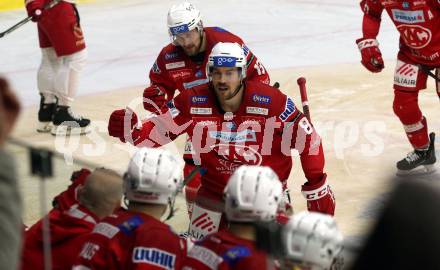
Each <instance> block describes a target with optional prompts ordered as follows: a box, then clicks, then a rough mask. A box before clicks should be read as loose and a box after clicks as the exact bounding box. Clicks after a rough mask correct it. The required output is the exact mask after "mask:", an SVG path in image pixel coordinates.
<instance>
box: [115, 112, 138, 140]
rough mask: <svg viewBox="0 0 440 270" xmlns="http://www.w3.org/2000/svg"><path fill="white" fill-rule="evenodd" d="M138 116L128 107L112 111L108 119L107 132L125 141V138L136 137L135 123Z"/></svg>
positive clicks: (133, 138)
mask: <svg viewBox="0 0 440 270" xmlns="http://www.w3.org/2000/svg"><path fill="white" fill-rule="evenodd" d="M137 123H138V117H137V115H136V113H135V112H133V111H132V110H129V109H120V110H116V111H114V112H112V114H111V115H110V119H109V121H108V134H109V135H110V136H112V137H116V138H119V139H120V140H121V142H126V138H131V139H132V140H135V139H137V136H138V135H137V132H135V131H136V125H137Z"/></svg>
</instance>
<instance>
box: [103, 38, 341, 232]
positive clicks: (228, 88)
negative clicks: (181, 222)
mask: <svg viewBox="0 0 440 270" xmlns="http://www.w3.org/2000/svg"><path fill="white" fill-rule="evenodd" d="M246 69H247V66H246V56H245V53H244V52H243V49H242V47H241V46H240V45H239V44H237V43H222V42H221V43H218V44H217V45H215V47H214V48H213V49H212V51H211V54H210V55H209V61H208V64H207V69H206V72H207V74H208V78H209V80H210V84H209V85H206V86H201V87H200V88H197V89H194V88H193V89H189V90H187V91H184V92H181V93H180V94H179V95H178V96H176V97H175V98H174V99H172V100H171V101H169V102H168V103H167V106H166V107H165V108H163V110H162V114H160V115H158V116H155V117H152V118H149V119H146V120H145V121H144V123H143V125H142V127H141V128H139V129H138V128H135V124H136V123H137V117H136V115H135V114H134V113H133V114H132V115H130V111H128V110H116V111H114V112H113V113H112V114H111V116H110V120H109V126H108V130H109V134H110V136H113V137H116V138H119V139H120V140H121V141H129V142H130V143H133V144H135V145H139V146H142V145H148V146H153V147H157V146H160V145H164V144H167V143H169V142H170V141H171V140H173V139H175V138H176V137H177V136H179V135H181V134H184V133H187V134H188V135H189V137H190V138H191V140H192V143H193V150H194V152H195V153H194V154H193V158H194V160H195V161H196V162H199V163H200V165H201V166H202V167H203V168H205V169H206V173H205V174H204V175H203V176H202V179H201V187H200V189H199V190H198V192H197V197H196V203H195V206H194V211H193V214H192V217H191V224H190V227H191V228H190V230H191V234H192V235H193V236H195V237H196V238H200V237H203V236H204V235H207V234H208V233H212V232H214V231H216V230H218V228H219V226H223V225H224V221H222V218H221V216H222V212H223V210H224V209H223V199H222V195H223V189H224V187H225V185H226V184H227V182H228V179H229V177H230V176H231V174H232V173H233V172H234V171H235V169H236V168H237V167H239V166H241V165H261V166H268V167H271V168H272V169H273V170H274V171H275V172H276V173H277V175H278V178H279V179H280V180H281V181H282V183H283V187H284V189H287V179H288V176H289V174H290V171H291V169H292V157H291V156H290V151H291V150H290V149H291V148H295V149H297V150H298V151H299V153H300V159H301V165H302V169H303V171H304V174H305V176H306V178H307V182H306V183H305V184H304V185H303V186H302V191H303V194H304V196H305V197H306V199H307V206H308V209H309V210H311V211H318V212H323V213H328V214H331V215H333V213H334V209H335V201H334V197H333V193H332V191H331V189H330V187H329V185H328V183H327V175H326V174H325V173H324V152H323V149H322V145H321V140H320V138H319V135H318V134H317V133H316V131H315V129H314V128H313V126H312V125H311V124H310V123H309V121H308V120H307V118H306V117H305V116H304V114H303V113H301V112H300V111H299V110H298V109H297V108H296V107H295V104H294V102H293V100H292V99H291V98H290V97H288V96H286V95H284V94H283V93H282V92H281V91H280V90H278V89H276V88H274V87H271V86H270V85H267V84H263V83H261V82H256V81H248V80H246ZM194 99H195V100H199V102H198V103H197V104H193V103H191V102H188V101H190V100H194ZM130 120H131V121H130ZM286 201H287V200H286ZM207 220H210V221H209V222H206V224H204V221H207ZM205 225H206V226H205Z"/></svg>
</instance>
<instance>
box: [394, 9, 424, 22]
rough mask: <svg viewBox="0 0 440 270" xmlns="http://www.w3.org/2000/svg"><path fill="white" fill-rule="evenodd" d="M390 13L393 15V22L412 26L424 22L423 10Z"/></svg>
mask: <svg viewBox="0 0 440 270" xmlns="http://www.w3.org/2000/svg"><path fill="white" fill-rule="evenodd" d="M391 13H392V14H393V20H394V21H396V22H401V23H409V24H413V23H420V22H424V21H425V16H424V15H423V10H414V11H407V10H399V9H392V10H391Z"/></svg>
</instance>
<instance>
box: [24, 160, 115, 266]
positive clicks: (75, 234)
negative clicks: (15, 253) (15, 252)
mask: <svg viewBox="0 0 440 270" xmlns="http://www.w3.org/2000/svg"><path fill="white" fill-rule="evenodd" d="M121 198H122V179H121V177H120V176H119V175H118V174H117V173H115V172H114V171H110V170H107V169H97V170H95V171H93V172H92V173H91V174H88V175H87V177H85V178H84V183H83V185H82V186H80V188H79V189H78V197H77V199H78V202H77V203H75V204H73V205H71V206H70V207H69V208H68V209H60V208H54V209H52V210H51V211H50V212H49V214H48V215H47V218H48V222H49V226H50V227H49V230H50V237H49V239H50V242H49V243H47V244H48V245H49V246H50V256H51V258H52V260H51V265H52V267H51V268H46V267H45V264H44V262H45V260H44V258H45V256H44V236H43V220H40V221H38V222H37V223H35V224H34V225H33V226H32V227H30V228H29V229H28V230H27V231H26V232H25V234H24V244H23V252H22V261H21V269H26V270H27V269H35V270H38V269H71V267H72V265H73V263H74V262H75V256H72V255H73V254H78V253H79V251H80V250H81V247H82V245H83V243H84V242H85V241H86V239H87V238H86V237H87V235H88V234H89V233H90V232H91V231H92V230H93V228H94V226H95V225H96V223H98V222H99V221H100V220H101V219H103V218H104V217H106V216H108V215H110V214H111V213H112V212H113V211H114V210H115V209H117V208H118V207H120V204H121ZM69 202H70V201H69ZM62 205H63V206H65V204H62Z"/></svg>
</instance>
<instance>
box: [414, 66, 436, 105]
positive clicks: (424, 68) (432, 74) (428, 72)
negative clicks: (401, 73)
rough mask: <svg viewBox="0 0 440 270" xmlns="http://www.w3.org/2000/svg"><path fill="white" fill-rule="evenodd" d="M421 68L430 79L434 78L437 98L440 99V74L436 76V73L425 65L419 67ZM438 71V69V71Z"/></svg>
mask: <svg viewBox="0 0 440 270" xmlns="http://www.w3.org/2000/svg"><path fill="white" fill-rule="evenodd" d="M419 67H420V68H421V69H422V70H423V72H425V73H426V75H428V76H429V77H431V78H433V79H434V80H435V82H436V84H437V85H436V87H437V88H436V89H437V96H438V98H439V99H440V74H438V73H437V74H434V72H432V71H431V70H429V69H428V68H427V67H426V66H424V65H419ZM437 71H438V69H437Z"/></svg>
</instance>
